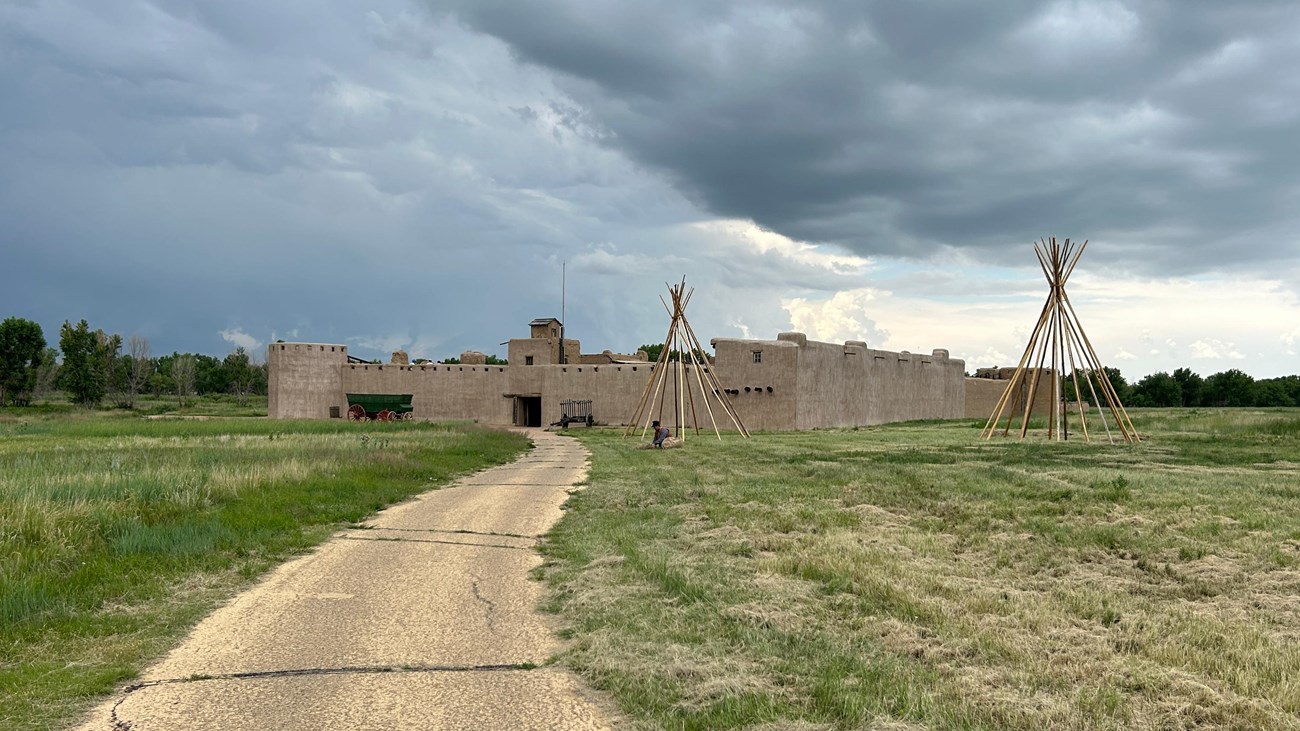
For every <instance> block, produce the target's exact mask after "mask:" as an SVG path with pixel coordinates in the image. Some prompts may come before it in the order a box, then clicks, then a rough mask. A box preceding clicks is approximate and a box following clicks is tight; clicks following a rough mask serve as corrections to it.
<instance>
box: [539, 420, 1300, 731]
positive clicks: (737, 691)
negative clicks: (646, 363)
mask: <svg viewBox="0 0 1300 731" xmlns="http://www.w3.org/2000/svg"><path fill="white" fill-rule="evenodd" d="M1297 417H1298V415H1297V414H1295V413H1294V412H1285V411H1273V412H1252V413H1240V412H1231V413H1229V412H1213V413H1205V414H1199V415H1198V414H1192V413H1187V412H1155V413H1150V414H1147V415H1145V416H1143V417H1141V418H1140V419H1139V426H1140V428H1143V429H1144V431H1146V432H1147V433H1149V434H1150V435H1151V439H1150V440H1149V441H1147V442H1144V443H1143V444H1141V445H1138V446H1136V447H1108V446H1097V445H1093V446H1091V447H1089V446H1085V445H1081V444H1073V443H1072V444H1067V445H1043V444H1032V445H1025V444H1018V443H1012V442H993V443H983V442H978V441H977V439H976V434H977V430H974V429H971V428H970V427H968V426H966V425H964V424H951V423H950V424H937V425H900V426H895V427H889V428H880V429H872V430H867V431H856V432H855V431H838V432H820V433H813V434H807V433H805V434H779V435H776V434H774V435H762V436H760V437H759V438H758V439H756V440H753V441H752V442H741V441H740V440H733V441H728V442H724V443H722V444H721V445H719V444H718V443H717V442H716V441H712V440H703V439H701V440H695V441H692V442H688V447H687V448H686V449H684V450H680V451H679V452H677V453H674V454H673V455H671V456H668V455H645V453H642V452H638V451H635V450H633V449H631V448H630V447H628V446H626V445H625V444H624V443H623V442H621V441H619V440H617V439H615V438H611V437H610V436H608V435H602V434H600V433H599V432H597V433H593V434H591V435H584V440H585V441H586V442H587V443H588V444H589V445H591V446H592V447H593V450H594V452H595V459H594V462H593V469H592V474H591V478H590V482H591V486H590V488H589V489H588V490H586V491H584V492H583V493H582V494H581V495H580V496H577V497H575V500H574V503H573V506H572V507H573V509H572V510H571V511H570V514H569V517H567V518H566V519H565V521H564V522H563V523H561V525H560V526H559V529H558V531H557V533H556V535H555V536H554V540H553V542H552V543H551V544H550V547H549V549H548V550H549V552H550V556H551V562H550V565H549V566H548V569H547V571H548V574H549V576H550V577H551V581H552V586H553V588H554V591H555V594H554V607H555V608H556V609H557V610H559V611H560V612H561V613H562V614H563V616H565V617H566V618H567V619H568V620H569V621H571V622H572V623H573V630H572V633H573V637H574V643H573V645H572V647H571V649H570V650H569V651H568V652H567V653H566V655H565V656H564V661H565V662H567V663H569V664H570V665H571V666H573V667H575V668H576V669H578V670H579V671H580V672H581V673H583V674H584V675H585V676H586V677H587V678H588V680H589V681H590V682H592V683H594V684H595V685H597V686H599V687H602V688H605V689H607V690H610V691H611V692H613V693H614V694H615V696H616V697H617V698H618V699H619V700H620V702H621V703H622V705H623V708H624V710H625V711H627V712H628V713H629V715H630V716H632V717H634V718H639V719H641V721H640V722H641V723H642V724H644V725H645V727H670V728H750V729H756V728H771V729H778V728H789V729H805V728H806V729H814V728H816V729H821V728H837V729H839V728H842V729H849V728H855V729H856V728H890V729H912V728H943V729H1034V730H1039V729H1188V730H1191V729H1241V730H1243V731H1244V730H1246V729H1264V728H1267V729H1300V644H1297V642H1296V639H1297V637H1300V515H1297V514H1296V511H1295V510H1294V508H1295V498H1296V497H1300V487H1297V486H1296V483H1295V481H1294V474H1293V472H1294V470H1293V465H1294V462H1293V461H1290V460H1288V459H1287V458H1286V457H1287V455H1294V454H1295V453H1296V452H1297V450H1298V449H1300V443H1298V441H1297V438H1296V437H1295V435H1296V430H1293V429H1290V427H1289V426H1288V424H1289V420H1296V419H1297ZM647 457H648V459H647ZM1292 459H1293V458H1292Z"/></svg>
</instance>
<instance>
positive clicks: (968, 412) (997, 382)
mask: <svg viewBox="0 0 1300 731" xmlns="http://www.w3.org/2000/svg"><path fill="white" fill-rule="evenodd" d="M1015 370H1016V369H1014V368H1003V369H1001V371H1005V373H1001V372H1000V373H998V376H999V377H998V378H967V379H966V399H965V416H966V418H967V419H986V420H987V419H988V418H989V417H990V416H992V415H993V410H994V409H995V408H997V405H998V401H999V400H1000V399H1001V398H1002V393H1003V392H1004V391H1006V389H1007V383H1009V382H1010V380H1011V374H1012V373H1014V372H1015ZM1050 374H1051V371H1050V370H1048V369H1044V375H1043V376H1040V377H1039V379H1038V393H1037V395H1036V396H1034V410H1033V415H1034V416H1047V415H1048V414H1049V413H1051V410H1052V378H1051V376H1050ZM1031 375H1032V371H1031ZM1017 391H1019V393H1018V394H1016V396H1015V397H1014V398H1013V399H1012V403H1011V408H1012V409H1014V410H1015V413H1018V414H1023V413H1024V410H1025V398H1024V397H1025V394H1027V393H1028V392H1029V384H1028V383H1023V384H1020V385H1018V386H1017ZM1006 413H1007V412H1004V413H1003V418H1006Z"/></svg>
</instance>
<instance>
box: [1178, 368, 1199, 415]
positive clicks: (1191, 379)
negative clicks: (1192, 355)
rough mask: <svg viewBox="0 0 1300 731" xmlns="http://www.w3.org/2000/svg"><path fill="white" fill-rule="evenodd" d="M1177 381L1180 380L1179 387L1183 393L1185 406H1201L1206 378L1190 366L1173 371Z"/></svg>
mask: <svg viewBox="0 0 1300 731" xmlns="http://www.w3.org/2000/svg"><path fill="white" fill-rule="evenodd" d="M1173 377H1174V380H1175V381H1178V389H1179V391H1180V392H1181V394H1182V398H1183V403H1182V405H1183V406H1201V405H1202V403H1201V397H1202V391H1204V389H1205V379H1204V378H1201V377H1200V376H1199V375H1197V374H1195V373H1193V372H1192V369H1190V368H1179V369H1178V370H1176V371H1174V372H1173Z"/></svg>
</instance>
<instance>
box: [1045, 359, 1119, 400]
mask: <svg viewBox="0 0 1300 731" xmlns="http://www.w3.org/2000/svg"><path fill="white" fill-rule="evenodd" d="M1105 371H1106V378H1107V380H1109V381H1110V385H1111V386H1112V387H1114V389H1115V395H1116V396H1119V400H1120V403H1125V404H1127V403H1128V402H1129V400H1130V398H1131V397H1132V393H1131V390H1132V389H1131V387H1130V386H1129V385H1128V381H1126V380H1124V376H1123V375H1122V374H1121V373H1120V372H1119V369H1118V368H1111V367H1109V366H1106V367H1105ZM1099 376H1100V374H1099V373H1097V372H1096V371H1093V370H1091V369H1084V368H1077V369H1075V371H1074V375H1073V377H1071V376H1063V377H1062V378H1063V380H1064V382H1063V383H1062V388H1061V393H1062V395H1064V396H1065V398H1066V399H1067V400H1074V396H1075V394H1074V381H1075V379H1078V381H1079V391H1081V392H1082V393H1080V394H1079V395H1080V396H1081V397H1082V399H1083V400H1084V401H1086V402H1087V403H1088V404H1089V405H1091V406H1096V405H1097V404H1096V401H1097V400H1101V401H1102V403H1105V399H1106V397H1105V396H1104V395H1103V392H1102V386H1101V378H1100V377H1099ZM1089 384H1091V388H1089ZM1094 393H1095V394H1096V398H1095V399H1094V398H1093V394H1094Z"/></svg>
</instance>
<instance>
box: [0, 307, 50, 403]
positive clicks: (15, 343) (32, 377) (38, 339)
mask: <svg viewBox="0 0 1300 731" xmlns="http://www.w3.org/2000/svg"><path fill="white" fill-rule="evenodd" d="M44 352H45V333H44V332H42V331H41V326H40V325H38V324H36V323H35V322H32V321H31V320H24V319H23V318H21V317H10V318H6V319H5V321H4V322H0V404H3V403H5V402H8V403H12V404H14V405H15V406H25V405H27V404H28V403H29V402H30V400H31V397H32V391H33V390H34V389H35V387H36V373H37V370H38V369H39V368H40V365H41V357H42V355H43V354H44Z"/></svg>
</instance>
